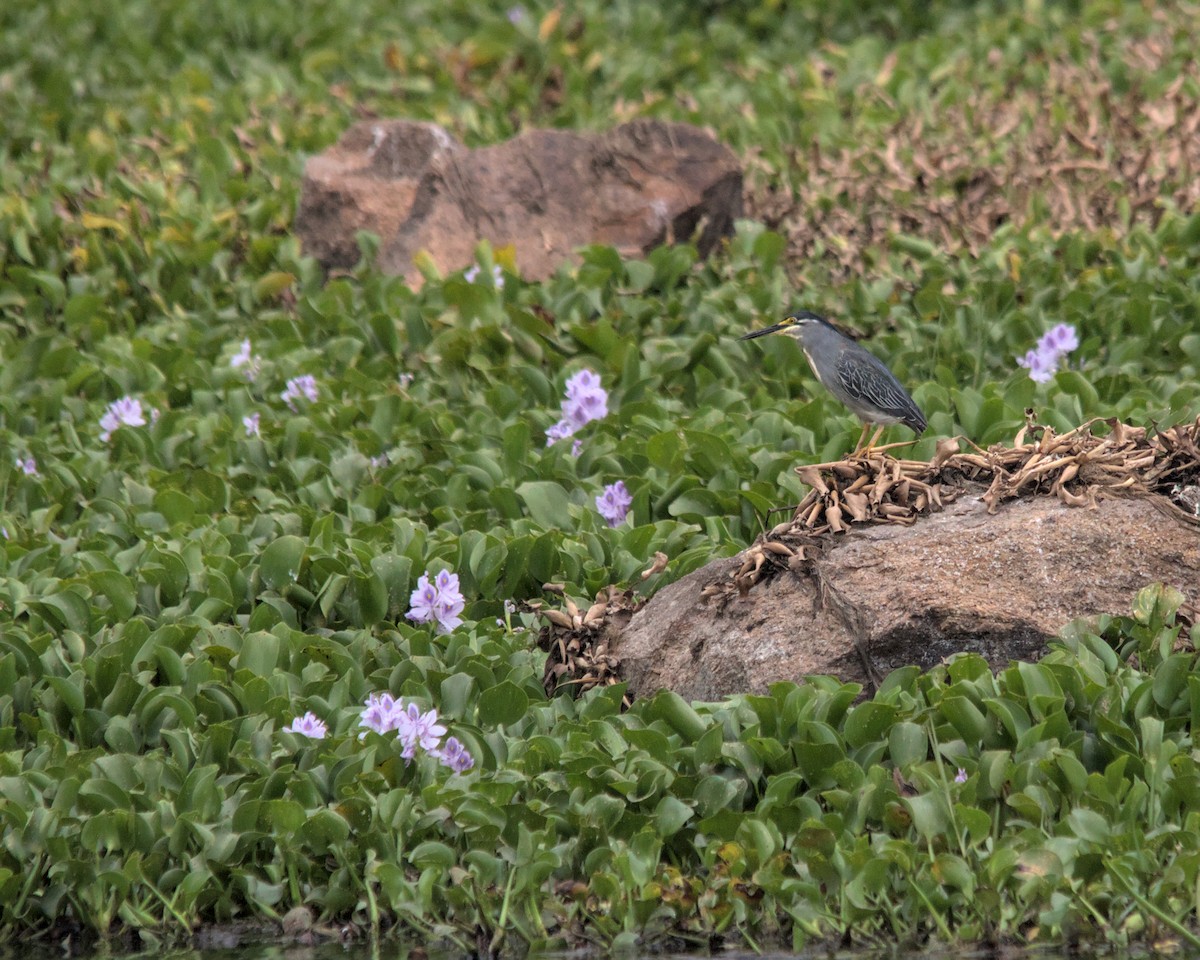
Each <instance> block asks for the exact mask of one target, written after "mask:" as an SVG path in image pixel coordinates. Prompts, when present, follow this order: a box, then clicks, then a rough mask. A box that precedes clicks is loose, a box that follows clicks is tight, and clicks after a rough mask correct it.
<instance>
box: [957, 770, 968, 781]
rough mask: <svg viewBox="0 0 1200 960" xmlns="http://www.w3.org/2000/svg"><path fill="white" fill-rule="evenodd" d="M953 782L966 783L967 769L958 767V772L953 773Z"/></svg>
mask: <svg viewBox="0 0 1200 960" xmlns="http://www.w3.org/2000/svg"><path fill="white" fill-rule="evenodd" d="M954 782H955V783H966V782H967V771H966V770H964V769H963V768H962V767H959V768H958V773H956V774H955V775H954Z"/></svg>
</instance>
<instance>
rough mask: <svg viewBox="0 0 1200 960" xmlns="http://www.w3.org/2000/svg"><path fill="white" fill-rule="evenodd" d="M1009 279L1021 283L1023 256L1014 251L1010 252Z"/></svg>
mask: <svg viewBox="0 0 1200 960" xmlns="http://www.w3.org/2000/svg"><path fill="white" fill-rule="evenodd" d="M1008 278H1009V279H1010V280H1011V281H1012V282H1013V283H1020V282H1021V255H1020V254H1018V253H1016V252H1014V251H1012V250H1010V251H1009V252H1008Z"/></svg>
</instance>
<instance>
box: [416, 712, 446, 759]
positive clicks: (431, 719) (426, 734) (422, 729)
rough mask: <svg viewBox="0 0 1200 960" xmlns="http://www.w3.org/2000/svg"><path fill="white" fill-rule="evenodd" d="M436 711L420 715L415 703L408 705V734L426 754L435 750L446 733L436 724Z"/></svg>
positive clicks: (443, 728)
mask: <svg viewBox="0 0 1200 960" xmlns="http://www.w3.org/2000/svg"><path fill="white" fill-rule="evenodd" d="M437 719H438V715H437V711H436V710H430V711H429V712H428V713H421V711H420V710H419V709H417V705H416V704H415V703H410V704H409V705H408V720H409V734H410V736H412V738H413V739H414V740H415V741H416V742H417V746H419V747H420V748H421V749H422V750H425V751H426V752H429V751H432V750H436V749H437V748H438V745H439V744H440V743H441V741H442V736H443V735H444V734H445V733H446V728H445V727H444V726H442V725H441V724H440V723H438V722H437Z"/></svg>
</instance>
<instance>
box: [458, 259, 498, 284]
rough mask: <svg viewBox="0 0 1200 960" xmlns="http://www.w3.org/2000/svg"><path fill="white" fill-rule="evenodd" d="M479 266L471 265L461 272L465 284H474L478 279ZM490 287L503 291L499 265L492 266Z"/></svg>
mask: <svg viewBox="0 0 1200 960" xmlns="http://www.w3.org/2000/svg"><path fill="white" fill-rule="evenodd" d="M479 273H480V270H479V264H477V263H473V264H471V266H469V267H468V268H467V269H466V270H465V271H463V279H464V280H466V281H467V283H475V282H476V281H478V279H479ZM492 286H494V287H495V288H496V289H497V290H503V289H504V271H503V270H501V269H500V264H498V263H496V264H493V265H492Z"/></svg>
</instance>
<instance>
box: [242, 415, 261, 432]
mask: <svg viewBox="0 0 1200 960" xmlns="http://www.w3.org/2000/svg"><path fill="white" fill-rule="evenodd" d="M258 421H259V415H258V414H257V413H252V414H250V415H249V416H248V417H242V426H243V427H245V429H246V436H248V437H257V436H259V432H258Z"/></svg>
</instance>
